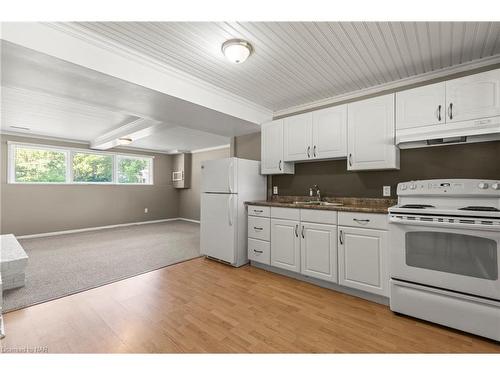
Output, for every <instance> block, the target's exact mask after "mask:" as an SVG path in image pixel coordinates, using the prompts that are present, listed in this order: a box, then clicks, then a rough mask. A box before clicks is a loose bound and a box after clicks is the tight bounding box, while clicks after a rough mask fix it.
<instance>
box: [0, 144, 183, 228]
mask: <svg viewBox="0 0 500 375" xmlns="http://www.w3.org/2000/svg"><path fill="white" fill-rule="evenodd" d="M7 141H19V142H29V143H43V144H51V145H56V146H68V147H79V148H88V147H86V146H85V145H83V144H81V145H79V144H76V143H65V142H57V141H49V140H41V139H33V138H24V137H14V136H7V135H2V136H1V137H0V142H1V143H0V155H1V156H0V157H1V166H0V172H1V186H0V188H1V192H0V198H1V199H0V203H1V207H0V219H1V220H0V228H1V233H14V234H16V235H23V234H34V233H45V232H54V231H61V230H69V229H79V228H87V227H97V226H103V225H112V224H122V223H130V222H138V221H148V220H158V219H167V218H173V217H178V216H179V205H178V192H177V191H176V190H175V189H174V188H173V187H172V185H171V180H170V175H171V170H172V156H169V155H164V154H153V153H147V152H137V153H140V154H143V155H154V157H155V159H154V185H152V186H137V185H134V186H125V185H23V184H16V185H14V184H7ZM120 153H133V152H130V151H123V150H120ZM146 207H147V208H148V210H149V212H148V213H147V214H145V213H144V208H146Z"/></svg>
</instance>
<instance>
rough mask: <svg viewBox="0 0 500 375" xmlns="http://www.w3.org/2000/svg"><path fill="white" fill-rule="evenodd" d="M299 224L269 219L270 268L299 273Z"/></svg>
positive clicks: (292, 221)
mask: <svg viewBox="0 0 500 375" xmlns="http://www.w3.org/2000/svg"><path fill="white" fill-rule="evenodd" d="M299 225H300V224H299V222H298V221H295V220H283V219H271V266H275V267H279V268H283V269H286V270H290V271H295V272H300V238H299V230H300V229H299Z"/></svg>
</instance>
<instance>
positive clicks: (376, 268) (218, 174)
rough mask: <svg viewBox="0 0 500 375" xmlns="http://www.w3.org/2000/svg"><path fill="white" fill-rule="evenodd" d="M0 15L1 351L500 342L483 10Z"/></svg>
mask: <svg viewBox="0 0 500 375" xmlns="http://www.w3.org/2000/svg"><path fill="white" fill-rule="evenodd" d="M2 26H3V30H2V31H3V33H2V50H3V52H2V63H5V65H4V66H5V67H6V68H4V72H6V74H4V77H5V78H3V81H2V89H3V90H4V93H5V94H4V98H3V99H2V116H3V117H2V120H3V124H2V156H3V159H4V160H6V161H5V162H4V163H3V164H2V169H1V172H2V206H3V207H2V237H3V238H5V240H4V239H3V238H2V248H3V249H2V258H1V259H2V268H1V277H0V281H2V282H3V290H4V300H3V303H4V305H3V308H4V314H3V320H2V326H1V331H2V332H3V333H4V334H5V337H4V338H3V339H2V341H1V344H2V346H3V347H5V348H6V350H13V349H12V348H18V347H22V346H23V345H26V346H28V347H39V346H40V347H44V345H45V344H44V343H48V344H47V345H48V351H49V352H57V353H68V352H77V353H82V352H89V353H101V352H102V353H114V352H127V353H143V352H147V353H180V352H188V353H205V352H208V353H226V354H227V353H478V352H480V353H486V352H487V353H498V352H499V351H500V349H499V346H498V341H500V284H499V278H498V274H499V273H500V259H499V258H500V57H499V56H500V49H499V48H500V43H499V40H498V38H497V37H496V35H497V32H500V24H499V23H498V22H493V21H491V22H421V23H420V22H413V23H412V22H283V23H282V22H144V23H142V22H101V21H99V22H47V23H44V22H36V23H35V22H32V23H26V24H21V23H10V24H8V25H7V24H5V25H2ZM445 31H447V32H449V34H448V33H447V32H445ZM450 35H451V36H450ZM287 38H288V39H287ZM457 40H461V42H460V43H458V44H454V45H453V48H444V47H443V46H444V45H446V42H448V41H455V42H456V41H457ZM53 41H58V42H57V43H53ZM285 41H286V42H285ZM438 42H439V43H438ZM73 46H76V48H73ZM79 50H81V51H85V52H86V53H79V52H78V51H79ZM417 52H418V53H417ZM58 67H59V68H58ZM57 70H59V71H60V72H57ZM44 72H47V74H46V75H47V77H46V78H44V77H43V76H44ZM62 72H64V74H65V75H66V78H67V77H70V76H71V77H72V78H71V82H72V83H75V82H78V84H79V85H67V82H69V81H68V80H66V81H65V79H66V78H64V77H63V75H62V74H60V73H62ZM22 73H23V74H22ZM50 81H52V82H50ZM35 90H38V92H37V96H36V100H37V105H36V106H35V105H34V104H32V103H34V99H35V95H34V94H28V93H29V92H30V91H32V92H34V91H35ZM92 93H93V94H94V95H95V96H92V95H89V94H92ZM30 95H31V96H30ZM57 95H60V96H62V95H64V97H65V101H64V104H60V103H63V100H61V99H58V100H60V101H59V102H57V101H56V99H55V98H56V96H57ZM113 95H115V96H113ZM49 96H50V97H51V99H50V100H51V102H50V105H53V104H54V103H59V104H57V106H58V107H60V108H63V107H70V105H71V108H72V115H74V117H75V120H74V121H75V124H77V125H75V126H74V128H71V127H70V126H69V124H65V123H64V122H65V121H66V119H67V118H68V117H67V114H65V115H63V116H60V117H59V118H57V121H56V119H55V116H52V113H51V116H52V117H54V118H53V119H49V117H51V116H41V114H43V113H44V112H43V110H42V109H43V105H42V104H40V103H42V102H43V100H47V98H49ZM28 98H29V99H28ZM110 98H111V99H110ZM69 99H71V101H70V100H69ZM23 101H24V103H23ZM77 101H78V103H77ZM28 103H29V105H30V106H31V107H30V108H31V109H29V110H28V107H29V106H28ZM46 104H47V108H49V107H50V109H51V110H52V107H51V106H49V105H48V104H49V103H48V102H46ZM83 104H85V106H84V105H83ZM55 106H56V104H54V107H55ZM32 108H39V112H40V113H39V114H37V113H32V112H35V111H33V110H32ZM48 111H49V109H47V113H48ZM28 112H30V113H29V115H30V116H31V117H29V116H28V114H27V113H28ZM84 112H85V113H84ZM91 112H93V116H94V117H93V119H94V120H92V121H93V124H94V125H95V129H94V128H92V127H90V126H88V127H87V128H86V124H87V121H89V120H88V119H85V118H91V116H90V115H89V114H90V113H91ZM82 114H83V115H82ZM117 114H119V115H120V116H121V117H120V116H117ZM106 116H109V117H106ZM106 119H113V121H114V122H113V123H111V122H109V121H108V120H106ZM97 120H99V121H101V122H99V121H97ZM106 121H108V122H106ZM51 122H52V124H50V123H51ZM91 123H92V122H91V121H89V122H88V124H91ZM98 123H99V126H100V128H99V129H97V128H98V126H97V124H98ZM45 124H49V125H47V126H45ZM54 124H57V126H55V125H54ZM42 125H44V126H45V127H43V126H42ZM23 126H24V128H23ZM84 129H86V130H88V133H89V134H90V133H91V132H90V130H92V131H93V132H92V134H90V135H88V136H87V135H85V134H84V133H83V130H84ZM63 130H64V136H62V134H63ZM49 131H50V132H51V133H50V132H49ZM58 132H59V133H58ZM72 132H73V133H74V135H73V136H72V134H71V133H72ZM83 135H85V137H86V138H85V137H83ZM30 150H34V151H36V152H38V154H37V155H48V156H51V155H50V153H52V154H54V155H55V154H57V155H58V157H59V159H58V163H60V164H58V165H63V167H61V170H62V171H63V172H64V173H65V174H64V173H63V176H62V177H61V176H56V177H57V178H59V179H60V180H58V181H38V180H36V178H38V177H37V176H38V175H36V174H35V173H33V175H29V178H31V179H32V180H30V181H24V180H22V178H25V175H23V174H22V173H25V172H24V169H22V168H21V167H23V168H24V166H25V165H26V164H29V163H27V162H26V161H23V160H24V159H22V158H26V159H29V158H27V157H26V155H27V154H29V152H30ZM43 152H46V154H43ZM47 153H48V154H47ZM87 155H90V156H88V158H89V160H92V162H93V163H95V164H92V165H94V166H95V165H98V166H102V165H105V163H108V164H106V165H107V166H109V168H108V169H106V173H107V174H106V175H104V174H102V175H101V174H99V173H100V172H99V169H96V168H94V170H93V175H92V178H94V179H92V180H91V179H90V177H89V180H82V181H79V180H77V179H78V178H86V175H84V174H83V172H81V171H85V170H86V169H85V168H84V167H87V166H86V164H83V162H82V165H83V166H81V165H80V164H78V163H79V160H80V159H84V156H85V157H87ZM28 156H29V155H28ZM44 157H45V156H44ZM91 157H92V158H93V159H90V158H91ZM35 159H36V158H35ZM40 160H42V158H41V157H39V161H40ZM36 161H37V160H35V162H36ZM23 163H24V164H23ZM30 163H32V161H30ZM89 163H90V162H89ZM97 163H101V164H97ZM35 164H36V163H32V164H30V168H31V165H35ZM40 164H43V163H42V162H41V161H40V162H39V163H38V165H40ZM132 167H134V168H139V169H132ZM32 168H33V170H35V167H32ZM29 171H30V170H29V169H28V172H29ZM36 171H38V170H36ZM26 173H27V172H26ZM103 173H104V172H103ZM127 173H129V174H127ZM80 175H82V176H83V177H80ZM33 176H34V177H33ZM98 179H100V180H98ZM37 184H39V185H37ZM48 184H54V185H51V186H50V187H47V186H46V185H48ZM57 184H58V185H57ZM126 184H129V186H128V187H125V185H126ZM28 185H30V186H28ZM44 185H45V187H44ZM99 185H100V186H99ZM115 199H116V202H117V203H114V205H113V204H109V205H108V203H111V202H115ZM68 207H74V208H73V209H67V208H68ZM48 208H50V209H51V210H53V213H52V215H48V216H47V217H48V219H47V220H42V219H41V217H43V215H44V212H46V210H47V209H48ZM28 213H29V214H28ZM4 236H10V237H9V238H8V241H10V242H7V237H4ZM89 248H90V250H89ZM4 249H7V250H4ZM11 249H12V251H13V254H14V255H13V256H14V259H13V260H12V259H10V258H8V256H9V257H10V255H8V256H7V255H5V254H10V251H11ZM42 250H43V252H46V254H47V255H45V256H41V255H42V254H44V253H43V252H42ZM65 251H66V253H65ZM167 253H168V259H166V258H165V254H167ZM16 254H17V255H16ZM48 254H50V256H49V255H48ZM67 254H72V255H71V256H72V257H74V258H73V259H74V261H73V262H71V261H70V258H69V256H68V255H67ZM51 259H53V261H52V262H51V261H50V260H51ZM12 261H14V262H17V264H19V269H21V270H17V267H18V266H17V265H16V266H15V267H14V266H12V265H13V264H14V263H9V262H12ZM7 263H9V264H10V265H11V266H12V267H10V268H9V267H7V266H4V265H6V264H7ZM72 263H73V264H72ZM58 264H64V267H58ZM43 267H46V268H43ZM58 268H65V273H58V272H60V270H58ZM9 269H10V271H9ZM13 269H16V271H15V272H17V273H9V272H14V271H12V270H13ZM37 269H43V270H44V271H43V272H38V273H36V271H37ZM25 274H26V275H25ZM49 274H51V275H49ZM72 274H73V275H75V277H73V278H72V277H71V276H70V275H72ZM11 275H12V276H11ZM35 276H36V277H37V278H34V277H35ZM11 277H12V279H9V278H11ZM56 279H57V280H56ZM9 280H11V281H12V283H11V281H9ZM61 280H66V281H63V282H62V283H61ZM11 284H12V285H11ZM14 284H15V285H14ZM13 289H14V291H12V290H13ZM26 296H28V297H29V298H28V297H26ZM19 301H20V302H19ZM0 302H1V300H0ZM0 316H1V315H0ZM88 327H90V328H91V329H90V330H89V329H88Z"/></svg>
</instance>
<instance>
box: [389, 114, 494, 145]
mask: <svg viewBox="0 0 500 375" xmlns="http://www.w3.org/2000/svg"><path fill="white" fill-rule="evenodd" d="M496 140H500V116H496V117H489V118H483V119H478V120H470V121H461V122H455V123H449V124H439V125H431V126H422V127H418V128H411V129H401V130H397V131H396V145H398V147H399V148H402V149H404V148H417V147H430V146H442V145H449V144H458V143H474V142H487V141H496Z"/></svg>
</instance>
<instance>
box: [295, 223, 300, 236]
mask: <svg viewBox="0 0 500 375" xmlns="http://www.w3.org/2000/svg"><path fill="white" fill-rule="evenodd" d="M295 237H299V224H295Z"/></svg>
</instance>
